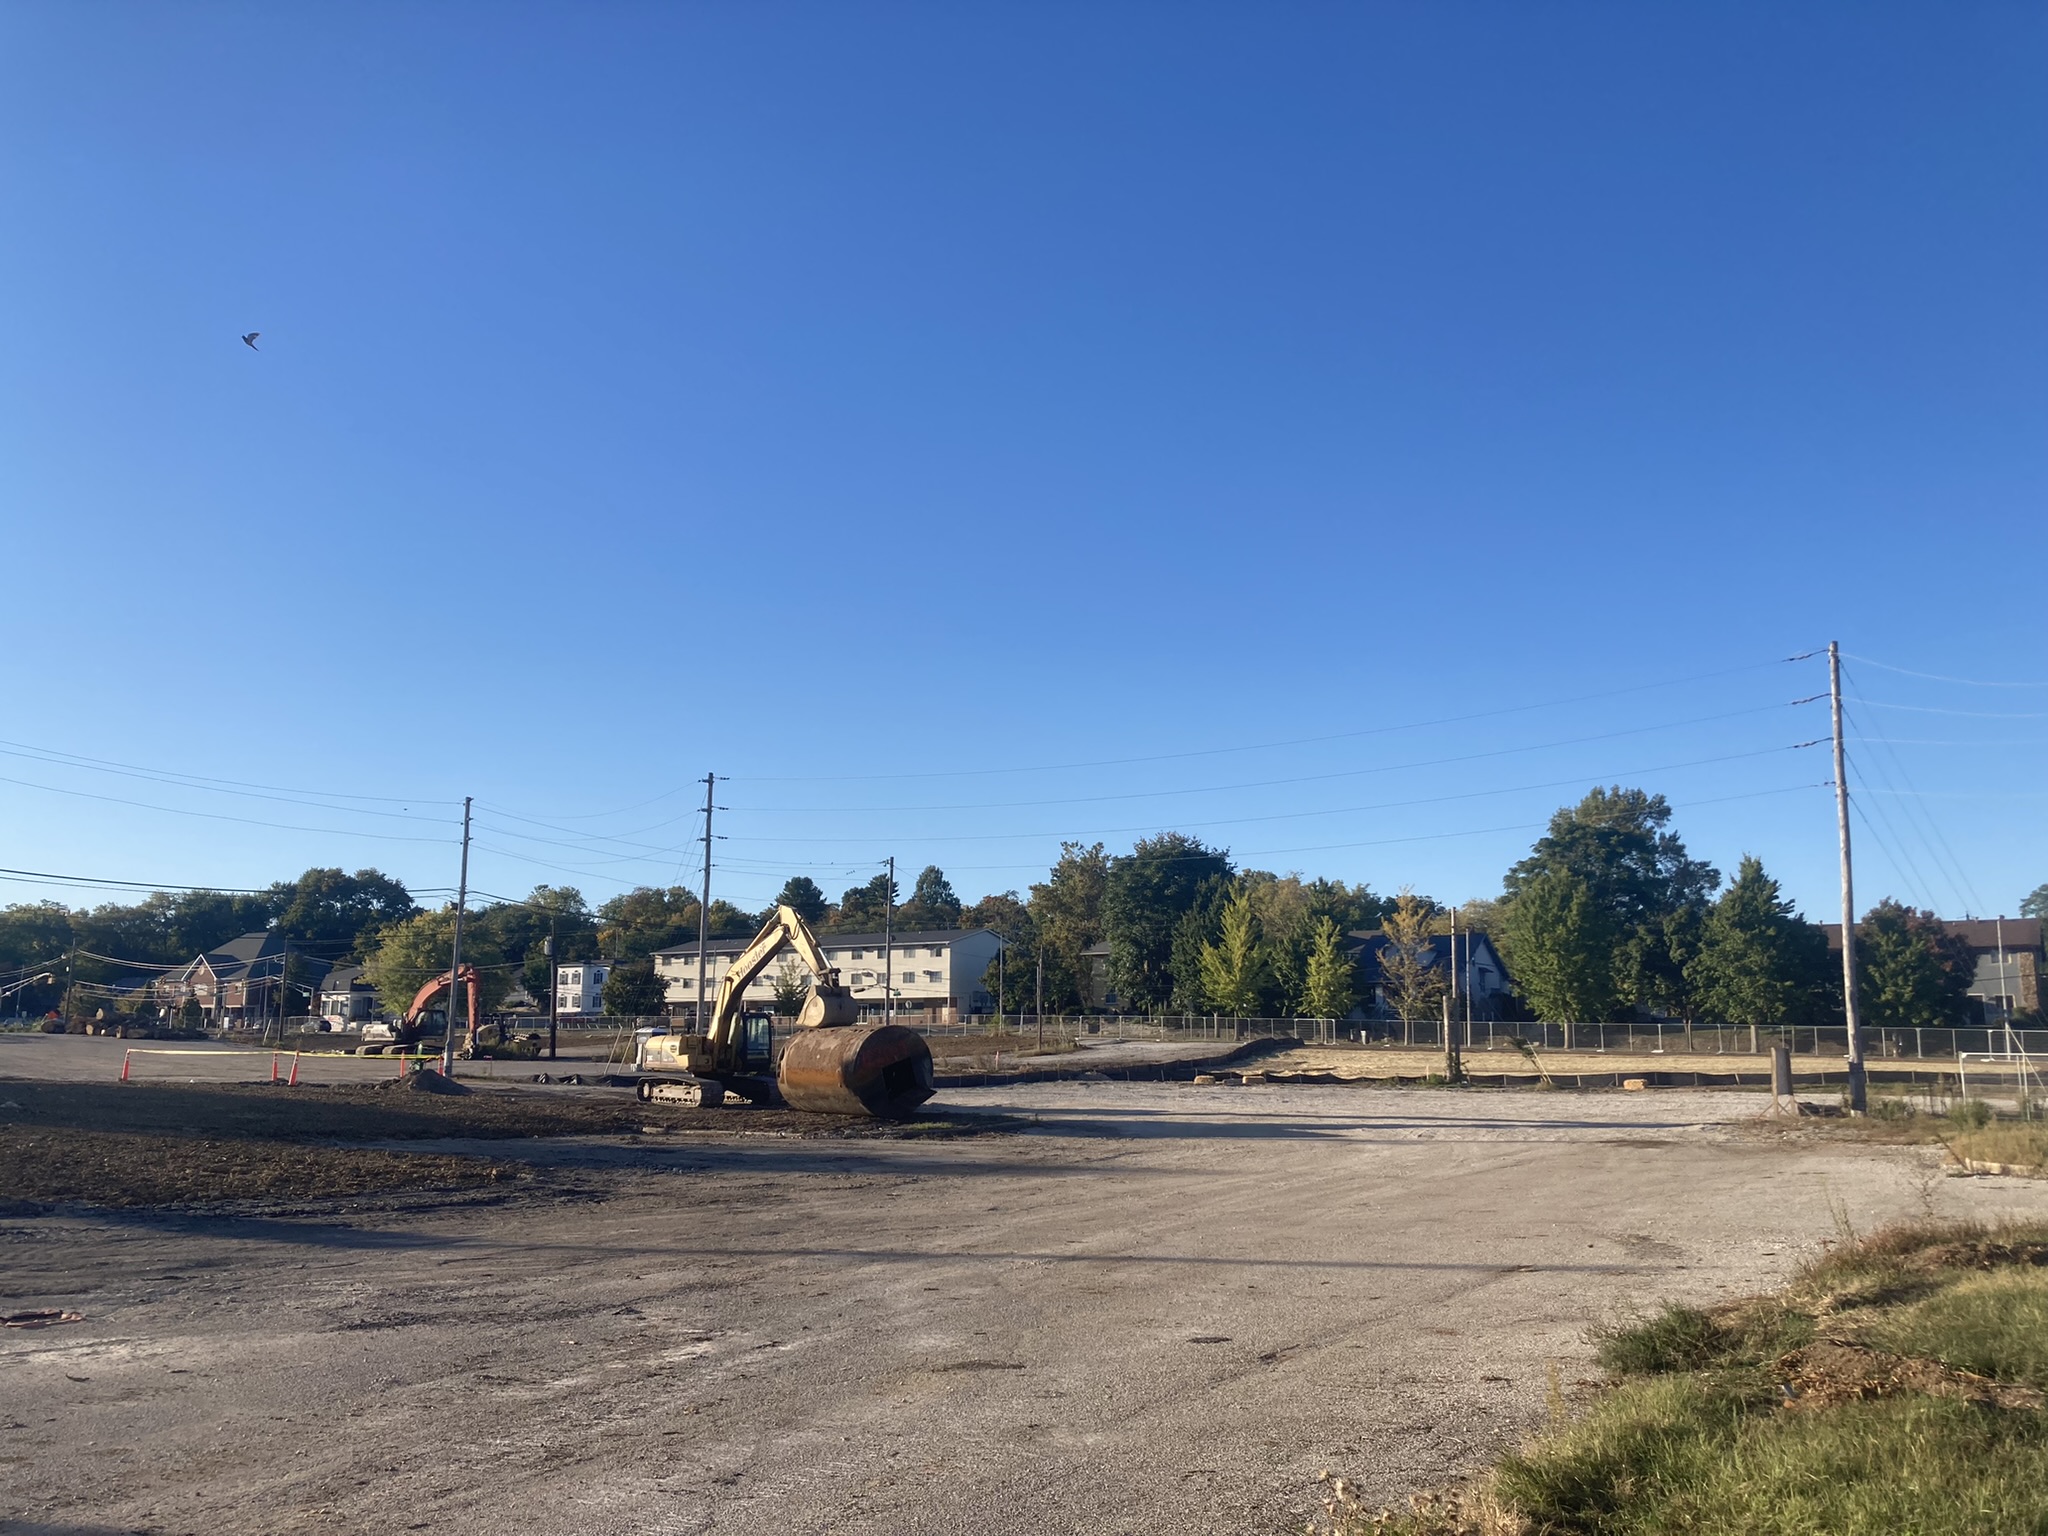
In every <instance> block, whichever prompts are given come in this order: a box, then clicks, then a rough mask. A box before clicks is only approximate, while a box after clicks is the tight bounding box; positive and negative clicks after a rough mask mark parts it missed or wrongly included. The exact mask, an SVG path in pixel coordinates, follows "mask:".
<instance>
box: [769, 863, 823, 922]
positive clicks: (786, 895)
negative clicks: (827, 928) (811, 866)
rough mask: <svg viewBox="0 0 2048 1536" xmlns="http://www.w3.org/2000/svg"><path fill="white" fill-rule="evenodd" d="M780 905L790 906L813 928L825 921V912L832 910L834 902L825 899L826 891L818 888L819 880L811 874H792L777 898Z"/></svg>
mask: <svg viewBox="0 0 2048 1536" xmlns="http://www.w3.org/2000/svg"><path fill="white" fill-rule="evenodd" d="M775 904H776V905H777V906H778V907H790V908H793V909H794V910H795V912H796V915H797V916H798V917H800V918H802V919H803V920H804V921H805V922H807V923H809V924H810V925H811V926H812V927H813V928H816V927H817V926H818V925H819V924H821V923H823V922H824V921H825V914H826V913H828V912H830V911H831V910H832V904H831V903H830V902H829V901H827V900H826V899H825V893H824V892H823V891H821V890H819V889H818V882H817V881H815V880H813V879H812V878H811V877H810V876H809V875H791V876H790V877H789V879H787V880H785V881H784V882H783V885H782V893H781V894H780V895H778V896H777V897H776V898H775Z"/></svg>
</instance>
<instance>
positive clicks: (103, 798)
mask: <svg viewBox="0 0 2048 1536" xmlns="http://www.w3.org/2000/svg"><path fill="white" fill-rule="evenodd" d="M0 784H18V785H20V786H21V787H22V788H24V789H40V790H42V791H44V792H45V793H47V794H52V795H70V796H72V797H73V798H75V799H79V800H98V801H100V802H102V803H104V804H107V805H132V806H135V807H137V808H139V809H141V810H145V811H162V812H164V813H165V814H166V815H170V816H196V817H198V818H199V819H201V820H202V821H232V822H235V823H237V824H239V825H241V826H245V827H269V828H271V829H272V830H274V831H278V832H317V833H319V834H321V835H322V836H323V837H367V838H373V839H375V840H376V841H378V842H385V843H446V842H452V841H453V839H452V838H446V837H407V836H405V835H403V834H402V833H397V832H356V831H352V830H350V829H349V828H346V827H302V826H298V825H295V824H294V823H291V822H284V821H259V820H257V819H256V818H254V817H251V816H230V815H228V814H227V813H226V812H224V811H195V810H190V809H188V808H186V807H184V806H177V805H157V804H155V803H153V802H151V801H148V800H129V799H126V798H124V797H122V796H120V795H97V794H94V793H93V792H92V791H91V790H89V789H64V788H62V787H60V786H58V785H55V784H38V783H36V782H35V781H34V780H32V779H15V778H9V777H7V776H6V775H5V774H0ZM326 809H329V810H341V809H343V808H342V807H339V806H329V807H326ZM366 814H373V815H374V814H382V813H378V812H370V813H366ZM419 819H421V820H429V819H431V818H427V817H421V818H419Z"/></svg>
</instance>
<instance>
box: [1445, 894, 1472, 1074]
mask: <svg viewBox="0 0 2048 1536" xmlns="http://www.w3.org/2000/svg"><path fill="white" fill-rule="evenodd" d="M1444 969H1445V970H1447V971H1449V972H1450V973H1451V990H1450V992H1449V993H1448V994H1447V995H1446V996H1445V999H1444V1001H1446V1002H1447V1003H1449V1004H1450V1012H1449V1013H1447V1014H1445V1015H1444V1029H1445V1031H1446V1032H1448V1031H1449V1029H1450V1027H1451V1023H1452V1018H1453V1015H1455V1014H1456V1013H1457V1011H1458V909H1457V908H1456V907H1453V908H1451V953H1450V956H1449V963H1448V964H1447V965H1445V967H1444ZM1465 1043H1466V1044H1467V1045H1470V1044H1471V1043H1472V1042H1471V1040H1469V1039H1467V1040H1466V1042H1465Z"/></svg>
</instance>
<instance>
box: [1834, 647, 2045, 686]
mask: <svg viewBox="0 0 2048 1536" xmlns="http://www.w3.org/2000/svg"><path fill="white" fill-rule="evenodd" d="M1842 654H1843V655H1844V656H1848V657H1851V658H1852V659H1854V660H1856V661H1860V662H1862V663H1863V664H1864V665H1865V666H1868V667H1881V668H1883V669H1884V670H1885V671H1887V672H1896V673H1898V674H1899V675H1900V676H1901V677H1920V678H1925V679H1926V680H1927V681H1928V682H1931V683H1956V684H1958V685H1960V686H1961V687H1964V688H2048V683H1988V682H1985V681H1984V680H1983V679H1982V678H1975V677H1948V676H1945V675H1944V674H1942V673H1940V672H1915V671H1914V670H1913V669H1912V668H1911V667H1895V666H1892V665H1891V664H1890V663H1889V662H1883V661H1877V660H1874V659H1872V658H1871V657H1869V656H1858V655H1856V653H1855V652H1854V651H1844V652H1842Z"/></svg>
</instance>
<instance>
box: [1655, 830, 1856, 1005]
mask: <svg viewBox="0 0 2048 1536" xmlns="http://www.w3.org/2000/svg"><path fill="white" fill-rule="evenodd" d="M1827 972H1828V946H1827V935H1826V934H1825V933H1823V932H1822V931H1821V929H1819V928H1818V927H1816V926H1815V925H1814V924H1812V923H1809V922H1807V921H1805V920H1804V919H1803V918H1801V917H1800V916H1799V914H1798V913H1797V912H1795V911H1794V910H1793V908H1792V903H1791V902H1790V901H1789V900H1787V899H1786V898H1785V897H1784V895H1783V894H1782V893H1781V892H1780V889H1779V886H1778V882H1777V881H1776V880H1773V879H1772V878H1771V877H1770V876H1769V875H1767V874H1765V873H1764V867H1763V864H1762V863H1761V862H1760V861H1759V860H1757V859H1755V858H1752V857H1750V856H1749V855H1747V854H1745V855H1743V859H1742V866H1741V868H1740V869H1739V870H1738V871H1737V873H1736V876H1735V879H1734V882H1733V883H1732V884H1730V885H1729V887H1728V889H1727V890H1725V891H1723V892H1722V893H1721V899H1720V900H1719V901H1717V902H1715V903H1714V905H1713V907H1712V909H1711V910H1710V911H1709V912H1708V914H1707V917H1706V921H1705V923H1704V924H1703V925H1702V929H1701V933H1700V942H1699V952H1698V953H1697V954H1696V955H1694V956H1693V958H1692V960H1691V962H1690V963H1689V964H1688V965H1687V966H1686V978H1687V980H1688V981H1689V982H1690V983H1691V984H1692V986H1693V987H1694V989H1695V990H1696V993H1697V997H1698V1002H1699V1008H1700V1011H1701V1012H1702V1013H1704V1014H1705V1015H1706V1016H1708V1017H1709V1018H1713V1019H1718V1020H1721V1021H1723V1022H1725V1023H1729V1024H1749V1025H1755V1026H1756V1027H1758V1028H1761V1029H1778V1028H1783V1027H1784V1026H1786V1025H1790V1024H1800V1023H1805V1022H1808V1021H1809V1020H1811V1019H1812V1018H1813V1016H1814V1013H1815V1009H1816V1003H1817V1001H1818V1000H1819V999H1820V998H1821V997H1823V996H1824V995H1825V991H1826V982H1827Z"/></svg>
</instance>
